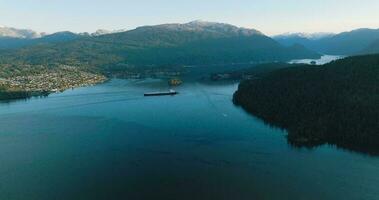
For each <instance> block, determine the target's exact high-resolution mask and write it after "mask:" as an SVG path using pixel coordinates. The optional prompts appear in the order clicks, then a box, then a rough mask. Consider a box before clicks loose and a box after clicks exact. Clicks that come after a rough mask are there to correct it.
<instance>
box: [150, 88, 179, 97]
mask: <svg viewBox="0 0 379 200" xmlns="http://www.w3.org/2000/svg"><path fill="white" fill-rule="evenodd" d="M177 94H179V93H178V92H177V91H175V90H169V91H167V92H151V93H145V94H144V96H145V97H148V96H169V95H171V96H173V95H177Z"/></svg>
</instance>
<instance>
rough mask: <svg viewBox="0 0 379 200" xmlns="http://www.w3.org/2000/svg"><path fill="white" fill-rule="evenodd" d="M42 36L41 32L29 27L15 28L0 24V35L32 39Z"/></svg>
mask: <svg viewBox="0 0 379 200" xmlns="http://www.w3.org/2000/svg"><path fill="white" fill-rule="evenodd" d="M42 36H43V34H41V33H37V32H35V31H33V30H29V29H17V28H11V27H6V26H0V37H9V38H23V39H34V38H40V37H42Z"/></svg>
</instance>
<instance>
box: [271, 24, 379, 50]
mask: <svg viewBox="0 0 379 200" xmlns="http://www.w3.org/2000/svg"><path fill="white" fill-rule="evenodd" d="M273 38H274V39H275V40H276V41H278V42H279V43H281V44H282V45H286V46H288V45H294V44H301V45H303V46H305V47H307V48H308V49H311V50H313V51H316V52H319V53H321V54H330V55H359V54H365V53H368V52H370V53H379V51H378V49H379V46H378V47H375V46H377V45H378V43H377V41H379V29H367V28H362V29H356V30H353V31H349V32H343V33H339V34H324V35H322V36H321V37H307V36H306V35H304V34H284V35H277V36H274V37H273Z"/></svg>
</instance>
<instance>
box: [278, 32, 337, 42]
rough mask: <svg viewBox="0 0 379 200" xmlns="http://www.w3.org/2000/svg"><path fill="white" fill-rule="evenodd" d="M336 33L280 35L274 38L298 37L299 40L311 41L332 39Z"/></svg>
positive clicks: (289, 33)
mask: <svg viewBox="0 0 379 200" xmlns="http://www.w3.org/2000/svg"><path fill="white" fill-rule="evenodd" d="M334 35H335V34H334V33H328V32H316V33H304V32H297V33H291V32H288V33H283V34H280V35H276V36H274V38H293V37H298V38H305V39H309V40H318V39H321V38H325V37H332V36H334Z"/></svg>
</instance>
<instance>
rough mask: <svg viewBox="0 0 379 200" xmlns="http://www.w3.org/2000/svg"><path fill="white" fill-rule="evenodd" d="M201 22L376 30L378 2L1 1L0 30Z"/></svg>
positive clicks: (279, 29)
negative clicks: (1, 28)
mask: <svg viewBox="0 0 379 200" xmlns="http://www.w3.org/2000/svg"><path fill="white" fill-rule="evenodd" d="M197 19H201V20H205V21H215V22H225V23H231V24H234V25H237V26H243V27H247V28H255V29H258V30H260V31H262V32H264V33H266V34H268V35H273V34H278V33H283V32H341V31H345V30H351V29H355V28H362V27H369V28H379V0H233V1H232V0H175V1H174V0H0V25H3V26H10V27H17V28H30V29H34V30H36V31H40V32H49V33H51V32H56V31H63V30H70V31H74V32H93V31H95V30H97V29H100V28H102V29H110V30H114V29H132V28H135V27H137V26H141V25H154V24H161V23H171V22H179V23H183V22H189V21H192V20H197Z"/></svg>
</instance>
